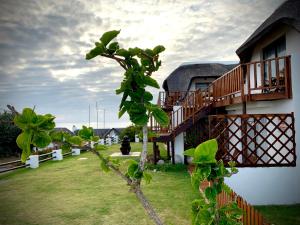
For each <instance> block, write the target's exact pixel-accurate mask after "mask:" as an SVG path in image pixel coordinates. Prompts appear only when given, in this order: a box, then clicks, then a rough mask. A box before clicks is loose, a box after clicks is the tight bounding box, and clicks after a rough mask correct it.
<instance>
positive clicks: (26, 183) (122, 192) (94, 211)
mask: <svg viewBox="0 0 300 225" xmlns="http://www.w3.org/2000/svg"><path fill="white" fill-rule="evenodd" d="M150 145H151V144H149V146H150ZM119 147H120V146H118V145H113V146H111V147H110V148H109V150H107V153H106V154H110V153H112V152H115V151H119ZM160 149H161V150H162V152H161V154H162V155H166V153H165V150H164V149H163V146H160ZM140 150H141V144H139V143H138V144H136V143H133V144H132V151H140ZM83 157H84V158H87V159H86V160H79V158H83ZM99 164H100V163H99V160H98V159H97V158H96V156H95V155H93V154H92V153H90V152H87V153H83V154H81V155H80V156H72V157H68V158H65V159H64V160H63V161H59V162H57V161H56V162H55V161H49V162H46V163H44V164H41V165H40V167H39V168H38V169H21V170H18V171H14V172H10V173H6V174H1V175H0V202H1V204H0V215H1V216H0V224H5V225H10V224H18V225H19V224H24V225H33V224H39V225H41V224H57V225H62V224H72V225H76V224H103V225H108V224H116V225H118V224H123V225H129V224H130V225H132V224H138V225H148V224H149V225H150V224H153V223H152V221H150V219H148V217H147V215H146V213H145V211H144V209H143V208H142V207H141V205H140V203H139V202H138V200H137V199H136V197H135V195H134V194H133V193H130V192H129V191H128V188H127V186H126V184H125V183H124V181H123V180H121V178H119V177H117V176H116V175H115V174H113V173H112V172H109V173H104V172H102V171H101V170H100V165H99ZM164 168H165V169H162V168H159V167H157V170H158V171H157V172H153V171H152V172H151V174H152V176H153V180H152V182H151V183H150V184H149V185H146V184H143V190H144V192H145V194H146V196H147V197H148V199H149V201H150V202H151V203H152V204H153V206H154V207H155V208H156V210H157V212H158V213H159V215H160V216H161V218H162V219H163V221H164V222H165V223H166V224H170V225H171V224H173V225H176V224H177V225H184V224H190V218H191V217H190V203H191V201H192V199H194V197H195V196H197V193H196V192H195V191H193V190H192V188H191V185H190V177H189V174H188V173H187V171H186V168H185V167H184V166H181V167H180V166H177V167H168V166H166V167H164ZM152 169H153V168H152Z"/></svg>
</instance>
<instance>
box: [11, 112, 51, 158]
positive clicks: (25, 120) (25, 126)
mask: <svg viewBox="0 0 300 225" xmlns="http://www.w3.org/2000/svg"><path fill="white" fill-rule="evenodd" d="M54 119H55V117H54V116H52V115H51V114H46V115H37V114H36V113H35V112H34V110H33V109H30V108H24V109H23V111H22V113H21V114H19V115H16V116H15V118H14V123H15V124H16V126H18V127H19V128H20V129H21V130H22V133H21V134H20V135H19V136H18V138H17V140H16V142H17V145H18V146H19V148H21V149H22V156H21V160H22V162H25V161H26V159H27V158H28V157H29V156H30V154H31V145H33V146H36V147H39V148H44V147H46V146H47V145H49V144H50V142H51V137H50V135H49V132H50V131H51V130H52V129H53V128H54V127H55V123H54Z"/></svg>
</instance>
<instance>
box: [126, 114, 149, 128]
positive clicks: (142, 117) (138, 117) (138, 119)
mask: <svg viewBox="0 0 300 225" xmlns="http://www.w3.org/2000/svg"><path fill="white" fill-rule="evenodd" d="M129 116H130V120H131V121H132V122H133V123H134V124H136V125H140V126H144V125H145V124H147V123H148V119H149V117H148V115H147V114H145V113H129Z"/></svg>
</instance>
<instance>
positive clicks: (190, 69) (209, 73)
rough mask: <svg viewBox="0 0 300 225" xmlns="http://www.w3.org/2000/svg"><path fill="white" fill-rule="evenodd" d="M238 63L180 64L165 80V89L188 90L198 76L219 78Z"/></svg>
mask: <svg viewBox="0 0 300 225" xmlns="http://www.w3.org/2000/svg"><path fill="white" fill-rule="evenodd" d="M235 66H236V64H231V65H225V64H221V63H197V64H188V65H182V66H179V67H178V68H177V69H176V70H174V71H173V72H172V73H171V74H170V75H169V76H168V77H167V78H166V79H165V80H164V82H163V88H164V89H165V91H187V90H188V87H189V84H190V81H191V80H192V79H194V78H196V77H206V78H210V77H211V78H218V77H220V76H221V75H223V74H224V73H226V72H228V71H229V70H231V69H232V68H233V67H235Z"/></svg>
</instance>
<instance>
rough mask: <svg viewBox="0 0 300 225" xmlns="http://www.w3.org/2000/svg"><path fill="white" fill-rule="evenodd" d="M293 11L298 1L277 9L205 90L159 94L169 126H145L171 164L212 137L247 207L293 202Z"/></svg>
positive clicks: (296, 95)
mask: <svg viewBox="0 0 300 225" xmlns="http://www.w3.org/2000/svg"><path fill="white" fill-rule="evenodd" d="M299 9H300V1H296V0H289V1H286V2H285V3H283V4H282V5H281V6H280V7H279V8H278V9H277V10H275V11H274V13H273V14H272V15H271V16H270V17H269V18H268V19H267V20H266V21H264V22H263V23H262V25H261V26H260V27H258V28H257V30H256V31H255V32H254V33H253V34H252V35H251V36H250V37H249V38H248V39H247V40H246V41H245V43H244V44H243V45H242V46H241V47H239V48H238V50H237V51H236V53H237V54H238V56H239V58H240V64H239V65H237V66H236V67H235V68H234V69H232V70H231V71H229V72H225V73H224V74H223V75H222V76H221V77H219V78H217V79H216V80H214V81H212V83H211V84H210V85H209V86H208V88H207V89H204V90H203V89H202V90H198V91H197V90H196V91H195V92H191V91H190V92H187V94H186V95H185V96H184V97H185V98H184V99H179V98H177V99H174V96H176V90H172V91H170V90H166V93H165V94H164V95H161V96H163V100H160V101H159V102H160V103H161V105H162V107H164V108H165V109H166V110H167V111H168V113H169V116H170V121H171V125H170V127H168V128H160V127H159V126H157V124H156V123H155V121H152V123H151V125H152V127H153V130H155V131H158V132H160V133H161V135H160V136H159V137H158V138H156V139H154V141H163V142H166V143H167V145H168V151H169V152H170V155H172V156H173V157H172V162H173V163H175V162H176V161H177V162H181V161H183V151H184V150H185V149H186V148H187V145H191V143H192V145H193V144H194V145H195V144H198V143H199V142H202V141H204V140H207V139H209V138H217V139H218V142H219V152H218V157H219V158H220V159H223V161H224V162H228V161H231V160H233V161H236V162H237V164H238V167H241V168H240V169H239V170H240V172H239V173H238V174H237V175H234V176H233V177H232V178H230V179H228V180H226V182H227V184H229V186H231V187H232V188H233V190H234V191H235V192H237V193H238V194H240V195H241V196H243V197H244V198H245V199H246V200H248V201H249V202H250V203H252V204H291V203H300V167H299V159H296V153H298V152H299V151H300V147H299V146H300V145H299V143H300V135H299V134H298V133H299V132H300V104H299V103H300V91H299V89H298V88H300V10H299ZM186 82H187V83H190V82H191V79H190V80H188V81H186ZM165 86H166V85H164V87H165ZM200 89H201V88H200ZM175 102H176V104H175ZM191 134H193V135H194V136H195V137H199V139H197V141H198V143H195V142H194V143H193V141H190V139H192V138H191V137H192V136H193V135H191ZM174 137H175V138H174ZM189 141H190V142H191V143H188V142H189ZM296 143H298V145H296Z"/></svg>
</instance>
